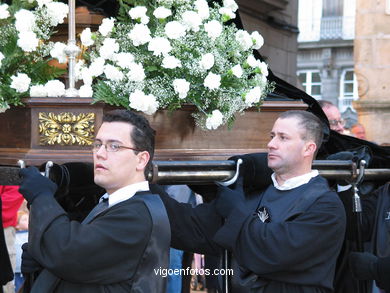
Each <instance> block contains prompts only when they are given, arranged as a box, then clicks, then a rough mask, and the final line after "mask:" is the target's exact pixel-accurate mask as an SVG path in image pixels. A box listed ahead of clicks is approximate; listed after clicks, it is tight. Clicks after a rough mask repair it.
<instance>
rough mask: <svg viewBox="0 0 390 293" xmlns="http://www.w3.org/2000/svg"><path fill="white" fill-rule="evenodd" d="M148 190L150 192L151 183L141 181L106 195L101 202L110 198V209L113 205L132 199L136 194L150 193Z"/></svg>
mask: <svg viewBox="0 0 390 293" xmlns="http://www.w3.org/2000/svg"><path fill="white" fill-rule="evenodd" d="M148 190H149V182H148V181H141V182H137V183H134V184H130V185H127V186H125V187H122V188H120V189H118V190H117V191H115V192H113V193H111V194H108V193H106V194H104V195H103V196H102V197H101V198H100V200H102V199H103V198H107V197H108V207H112V206H113V205H116V204H118V203H120V202H122V201H125V200H128V199H129V198H132V197H133V196H134V194H136V193H137V192H138V191H148Z"/></svg>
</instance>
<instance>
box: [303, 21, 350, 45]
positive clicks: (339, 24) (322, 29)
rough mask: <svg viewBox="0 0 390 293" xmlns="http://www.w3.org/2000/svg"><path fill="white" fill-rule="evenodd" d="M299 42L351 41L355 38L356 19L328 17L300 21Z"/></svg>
mask: <svg viewBox="0 0 390 293" xmlns="http://www.w3.org/2000/svg"><path fill="white" fill-rule="evenodd" d="M299 30H300V33H299V36H298V41H299V42H313V41H319V40H340V39H342V40H351V39H353V38H354V36H355V17H351V16H349V17H347V16H332V17H330V16H328V17H322V18H321V19H300V20H299Z"/></svg>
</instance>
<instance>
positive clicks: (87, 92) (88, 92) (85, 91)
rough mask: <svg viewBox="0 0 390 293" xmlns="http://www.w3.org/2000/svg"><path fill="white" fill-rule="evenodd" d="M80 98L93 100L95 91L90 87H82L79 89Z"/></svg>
mask: <svg viewBox="0 0 390 293" xmlns="http://www.w3.org/2000/svg"><path fill="white" fill-rule="evenodd" d="M79 96H80V97H82V98H91V97H92V96H93V90H92V87H91V86H90V85H82V86H81V87H80V89H79Z"/></svg>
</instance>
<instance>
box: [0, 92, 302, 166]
mask: <svg viewBox="0 0 390 293" xmlns="http://www.w3.org/2000/svg"><path fill="white" fill-rule="evenodd" d="M25 102H26V107H15V108H12V109H10V110H7V111H6V112H5V113H1V114H0V125H1V131H0V165H16V164H17V161H18V160H19V159H23V160H25V161H26V163H27V164H28V165H40V164H42V163H44V162H46V161H48V160H52V161H54V162H55V163H59V164H61V163H65V162H71V161H91V160H92V152H91V151H90V144H91V143H92V141H93V137H94V135H95V130H97V129H98V127H99V126H100V124H101V119H102V115H103V113H104V112H105V111H108V110H111V109H112V107H109V106H107V105H104V104H99V103H97V104H91V102H92V99H83V98H66V99H58V98H30V99H27V100H25ZM305 107H306V104H304V103H302V102H298V101H266V102H264V104H263V106H262V108H261V111H260V112H259V111H257V109H250V110H248V111H246V112H245V114H244V115H239V116H238V117H237V119H236V121H235V123H234V125H233V127H232V129H227V127H221V128H220V129H218V130H216V131H204V130H201V129H199V128H197V127H195V124H194V121H193V119H192V117H191V113H192V111H193V110H194V108H193V107H192V106H186V107H184V108H183V109H181V110H179V111H175V112H173V113H171V114H169V113H168V111H164V110H163V111H158V112H157V113H156V114H155V115H153V116H146V117H147V118H148V119H149V121H150V123H151V125H152V127H153V128H154V129H155V130H156V131H157V137H156V155H155V160H224V159H226V158H228V157H230V156H232V155H235V154H242V153H251V152H259V151H264V150H265V149H266V146H267V142H268V140H269V132H270V130H271V128H272V125H273V122H274V121H275V119H276V117H277V115H278V114H279V113H280V112H283V111H286V110H290V109H305Z"/></svg>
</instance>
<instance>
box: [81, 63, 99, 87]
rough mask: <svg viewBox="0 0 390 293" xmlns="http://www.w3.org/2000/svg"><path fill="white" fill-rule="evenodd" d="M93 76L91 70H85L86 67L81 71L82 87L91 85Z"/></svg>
mask: <svg viewBox="0 0 390 293" xmlns="http://www.w3.org/2000/svg"><path fill="white" fill-rule="evenodd" d="M93 75H94V73H93V71H92V70H91V69H89V68H86V67H84V68H83V69H81V79H82V80H83V83H84V85H91V84H92V82H93ZM99 75H100V74H99Z"/></svg>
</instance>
